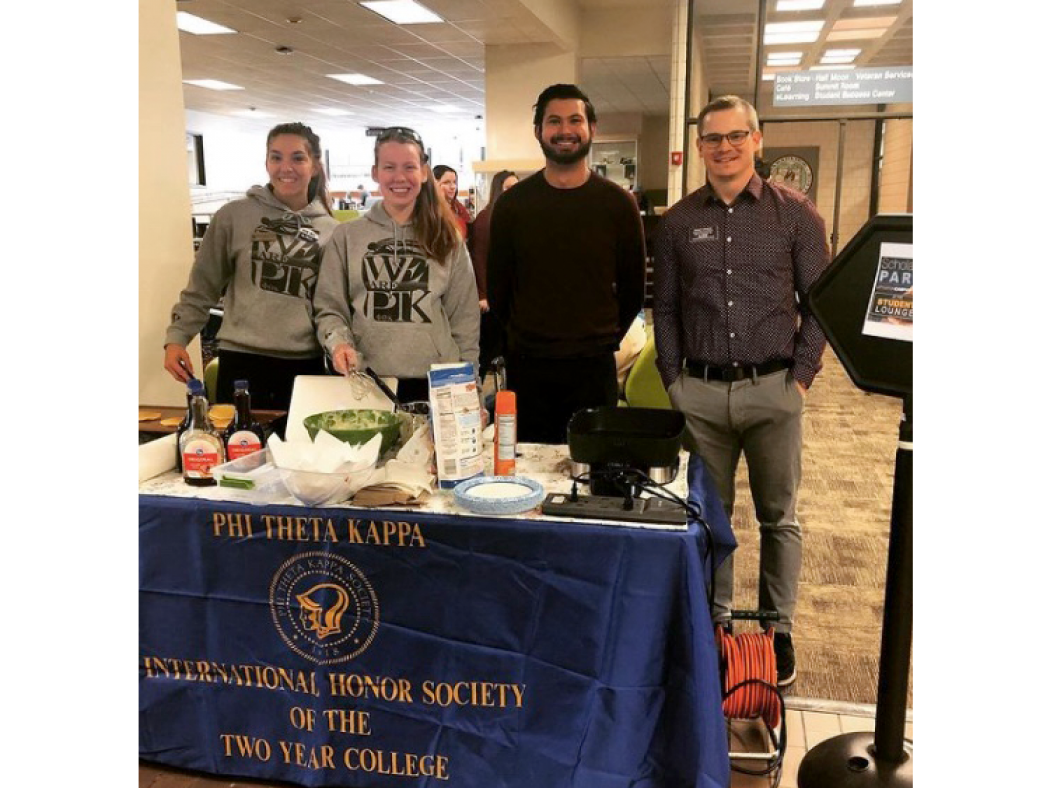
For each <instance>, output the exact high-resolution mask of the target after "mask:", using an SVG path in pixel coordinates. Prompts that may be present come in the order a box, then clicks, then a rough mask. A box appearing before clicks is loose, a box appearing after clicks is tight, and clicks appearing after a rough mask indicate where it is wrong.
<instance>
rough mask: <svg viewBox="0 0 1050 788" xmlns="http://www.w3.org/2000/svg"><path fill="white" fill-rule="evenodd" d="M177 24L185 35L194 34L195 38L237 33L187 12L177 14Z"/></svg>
mask: <svg viewBox="0 0 1050 788" xmlns="http://www.w3.org/2000/svg"><path fill="white" fill-rule="evenodd" d="M175 24H176V25H177V26H178V28H179V30H182V31H183V32H185V33H192V34H193V35H195V36H214V35H219V34H220V33H236V32H237V31H236V30H231V29H230V28H228V27H223V26H222V25H217V24H215V23H214V22H209V21H208V20H207V19H201V18H200V17H199V16H194V15H193V14H187V13H186V12H185V11H176V12H175Z"/></svg>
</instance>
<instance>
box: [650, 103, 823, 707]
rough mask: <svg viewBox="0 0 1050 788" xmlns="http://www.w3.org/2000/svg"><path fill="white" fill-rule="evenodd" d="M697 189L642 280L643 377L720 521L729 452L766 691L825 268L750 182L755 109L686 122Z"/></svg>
mask: <svg viewBox="0 0 1050 788" xmlns="http://www.w3.org/2000/svg"><path fill="white" fill-rule="evenodd" d="M697 129H698V130H699V138H698V139H697V147H698V149H699V153H700V156H701V157H702V158H703V160H704V165H705V166H706V170H707V183H706V184H705V185H704V186H703V187H701V188H700V189H698V190H696V191H695V192H693V193H692V194H690V195H689V196H687V197H685V198H684V199H683V200H681V201H680V202H678V203H677V204H676V205H675V206H674V207H673V208H671V209H670V210H669V211H668V212H667V213H666V214H665V215H664V217H663V222H662V223H661V227H660V231H659V233H658V235H657V239H656V249H655V263H654V268H653V274H654V276H653V295H654V301H653V323H654V331H655V336H656V350H657V367H658V369H659V370H660V377H661V379H662V380H663V384H664V386H665V387H666V388H667V393H668V396H669V397H670V399H671V404H672V406H673V407H674V408H675V409H676V410H680V411H681V412H682V413H683V414H685V417H686V440H685V443H686V447H687V448H688V449H689V450H690V451H692V452H696V453H698V454H699V455H700V456H701V458H702V459H703V462H704V465H705V467H706V469H707V471H708V473H710V474H711V477H712V479H713V480H714V483H715V485H716V486H717V488H718V493H719V495H720V496H721V498H722V503H723V504H724V506H725V510H726V514H727V515H728V516H729V518H730V521H732V515H733V498H734V481H735V478H736V469H737V464H738V462H739V461H740V455H741V452H743V454H744V457H745V458H746V459H747V469H748V477H749V481H750V485H751V496H752V498H753V500H754V502H755V513H756V516H757V519H758V523H759V532H760V537H761V541H760V546H759V549H760V558H759V581H758V606H759V607H760V608H762V609H766V610H770V609H774V610H776V611H777V612H778V613H779V614H780V619H779V621H778V622H777V623H776V624H775V625H774V627H773V629H774V635H773V650H774V651H775V653H776V661H777V683H778V684H780V685H781V686H786V685H788V684H790V683H791V682H793V681H794V680H795V649H794V644H793V642H792V640H791V629H792V621H793V618H794V612H795V603H796V601H797V599H798V582H799V573H800V571H801V569H802V530H801V528H800V527H799V524H798V517H797V511H796V509H797V504H798V488H799V482H800V481H801V476H802V412H803V407H804V402H805V399H806V392H807V391H808V389H809V387H810V386H811V385H812V383H813V379H814V378H815V377H816V375H817V372H819V371H820V367H821V361H820V357H821V354H822V353H823V351H824V345H825V338H824V334H823V332H822V331H821V330H820V326H819V325H817V321H816V320H815V319H814V317H813V314H812V312H810V310H809V307H808V305H807V299H806V295H807V293H808V292H809V289H810V287H811V286H812V285H813V283H814V282H815V281H816V280H817V278H818V277H819V276H820V275H821V273H823V271H824V269H825V268H827V266H828V262H829V254H828V245H827V240H826V236H825V233H824V221H823V219H821V218H820V214H818V213H817V209H816V208H815V207H814V206H813V203H811V202H810V201H809V200H808V199H806V198H805V197H804V196H802V195H801V194H800V193H798V192H797V191H795V190H793V189H790V188H786V187H783V186H780V185H778V184H775V183H772V182H770V181H765V180H763V179H762V178H761V177H760V176H759V175H758V174H757V173H756V171H755V153H756V152H757V151H758V150H759V148H760V147H761V142H762V132H761V131H759V128H758V115H757V114H756V112H755V108H754V107H752V106H751V104H749V103H748V102H747V101H745V100H743V99H741V98H739V97H737V96H722V97H720V98H717V99H715V100H714V101H712V102H711V103H709V104H708V105H707V106H706V107H704V108H703V109H702V110H701V111H700V115H699V116H698V117H697ZM732 560H733V558H732V556H730V557H729V558H727V559H726V560H725V562H724V563H723V564H722V565H721V566H720V567H719V568H718V570H717V571H716V572H715V583H714V606H713V609H714V613H713V617H714V620H715V623H716V624H721V625H723V626H729V622H730V610H731V608H732V601H733V563H732Z"/></svg>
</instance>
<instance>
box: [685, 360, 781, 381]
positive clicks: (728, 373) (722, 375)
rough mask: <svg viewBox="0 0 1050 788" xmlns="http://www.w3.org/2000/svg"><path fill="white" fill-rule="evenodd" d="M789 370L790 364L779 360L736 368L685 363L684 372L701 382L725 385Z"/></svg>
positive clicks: (699, 362) (742, 365)
mask: <svg viewBox="0 0 1050 788" xmlns="http://www.w3.org/2000/svg"><path fill="white" fill-rule="evenodd" d="M790 368H791V362H789V361H781V360H780V359H776V360H774V361H767V362H765V363H764V364H741V365H740V366H738V367H721V366H717V365H715V364H705V363H703V362H702V361H687V362H685V371H686V374H687V375H689V376H690V377H693V378H701V379H703V380H720V381H722V382H725V383H730V382H732V381H734V380H746V379H748V378H758V377H762V376H763V375H771V374H773V373H774V372H780V371H781V370H785V369H790Z"/></svg>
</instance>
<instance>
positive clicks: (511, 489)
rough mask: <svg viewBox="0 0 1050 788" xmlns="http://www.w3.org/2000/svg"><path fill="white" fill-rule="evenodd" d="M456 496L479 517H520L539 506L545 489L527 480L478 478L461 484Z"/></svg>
mask: <svg viewBox="0 0 1050 788" xmlns="http://www.w3.org/2000/svg"><path fill="white" fill-rule="evenodd" d="M452 496H453V498H454V499H455V501H456V503H457V504H459V505H460V506H462V507H463V508H464V509H466V510H468V511H471V512H474V513H475V514H520V513H521V512H527V511H528V510H529V509H534V508H535V507H537V506H539V504H540V501H542V500H543V485H541V484H540V483H539V482H536V481H533V480H532V479H528V478H526V477H524V476H475V477H474V478H472V479H467V480H466V481H465V482H460V483H459V484H457V485H456V487H455V488H454V489H453V490H452Z"/></svg>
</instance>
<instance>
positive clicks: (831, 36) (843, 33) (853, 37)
mask: <svg viewBox="0 0 1050 788" xmlns="http://www.w3.org/2000/svg"><path fill="white" fill-rule="evenodd" d="M886 30H887V28H885V27H878V28H872V29H870V30H832V31H831V32H830V33H828V37H827V39H825V40H827V41H862V40H864V39H869V38H882V35H883V33H885V32H886Z"/></svg>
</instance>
